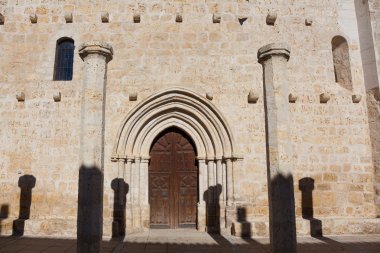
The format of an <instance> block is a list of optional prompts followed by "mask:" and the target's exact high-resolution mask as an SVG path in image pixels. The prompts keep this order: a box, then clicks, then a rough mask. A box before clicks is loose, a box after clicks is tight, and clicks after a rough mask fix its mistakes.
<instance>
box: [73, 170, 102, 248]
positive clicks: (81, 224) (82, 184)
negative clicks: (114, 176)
mask: <svg viewBox="0 0 380 253" xmlns="http://www.w3.org/2000/svg"><path fill="white" fill-rule="evenodd" d="M103 181H104V176H103V172H102V171H101V170H100V169H99V168H97V167H95V166H94V167H86V166H82V167H81V168H80V170H79V182H78V218H77V252H100V247H101V245H100V244H101V241H102V235H103Z"/></svg>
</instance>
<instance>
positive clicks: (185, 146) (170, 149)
mask: <svg viewBox="0 0 380 253" xmlns="http://www.w3.org/2000/svg"><path fill="white" fill-rule="evenodd" d="M197 203H198V167H197V163H196V148H195V145H194V143H193V141H192V139H191V138H190V137H189V136H188V135H187V134H186V133H185V132H183V131H182V130H180V129H179V128H174V127H172V128H169V129H166V130H165V131H163V132H162V133H160V134H159V135H158V136H157V137H156V139H155V140H154V142H153V144H152V147H151V149H150V163H149V205H150V227H151V228H183V227H194V228H195V227H196V217H197Z"/></svg>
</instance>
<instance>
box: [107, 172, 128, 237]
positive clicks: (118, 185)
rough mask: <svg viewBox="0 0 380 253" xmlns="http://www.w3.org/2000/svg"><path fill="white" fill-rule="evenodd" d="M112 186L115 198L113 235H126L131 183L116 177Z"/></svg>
mask: <svg viewBox="0 0 380 253" xmlns="http://www.w3.org/2000/svg"><path fill="white" fill-rule="evenodd" d="M111 188H112V190H113V191H114V199H113V221H112V237H113V238H116V237H123V238H124V236H125V225H126V224H125V219H126V216H125V212H126V205H127V196H126V195H127V193H128V192H129V185H128V184H127V183H126V182H125V181H124V179H122V178H115V179H114V180H112V182H111Z"/></svg>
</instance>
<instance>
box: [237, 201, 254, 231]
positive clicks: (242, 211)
mask: <svg viewBox="0 0 380 253" xmlns="http://www.w3.org/2000/svg"><path fill="white" fill-rule="evenodd" d="M236 218H237V222H239V223H240V224H241V233H240V236H241V237H243V238H250V237H251V236H252V234H251V223H249V222H248V221H247V209H246V208H245V207H238V208H237V209H236Z"/></svg>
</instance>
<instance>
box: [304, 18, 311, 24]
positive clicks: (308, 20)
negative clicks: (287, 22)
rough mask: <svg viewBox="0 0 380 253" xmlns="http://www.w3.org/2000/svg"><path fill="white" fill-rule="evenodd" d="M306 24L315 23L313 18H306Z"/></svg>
mask: <svg viewBox="0 0 380 253" xmlns="http://www.w3.org/2000/svg"><path fill="white" fill-rule="evenodd" d="M305 25H306V26H312V25H313V19H311V18H305Z"/></svg>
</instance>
